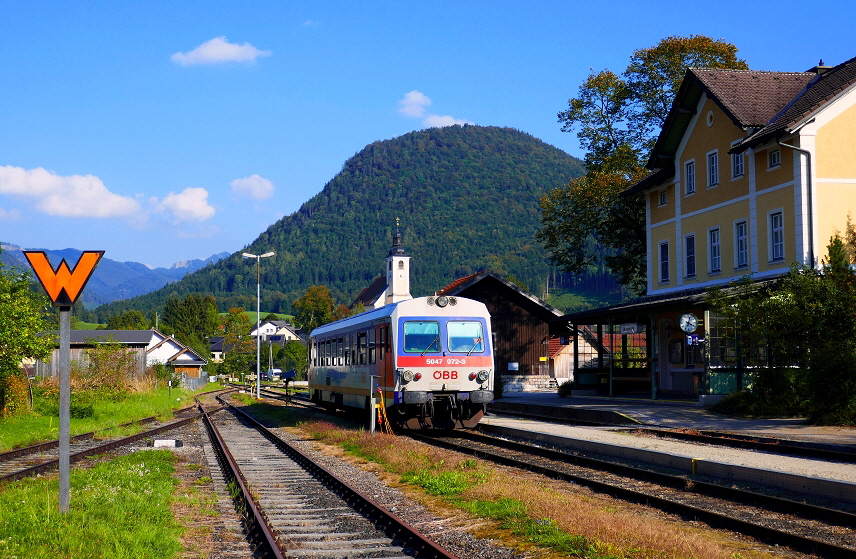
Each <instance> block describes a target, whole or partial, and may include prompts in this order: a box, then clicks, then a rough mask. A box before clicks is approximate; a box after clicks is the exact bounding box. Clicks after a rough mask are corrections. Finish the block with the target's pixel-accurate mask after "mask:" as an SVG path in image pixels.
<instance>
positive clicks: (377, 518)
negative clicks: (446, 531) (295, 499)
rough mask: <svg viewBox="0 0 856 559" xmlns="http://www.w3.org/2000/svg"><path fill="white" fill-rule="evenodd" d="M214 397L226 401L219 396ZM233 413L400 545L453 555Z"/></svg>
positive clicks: (441, 558)
mask: <svg viewBox="0 0 856 559" xmlns="http://www.w3.org/2000/svg"><path fill="white" fill-rule="evenodd" d="M218 399H219V400H220V401H221V402H222V403H224V404H226V402H224V401H223V400H222V399H221V398H220V397H219V396H218ZM227 405H228V404H227ZM230 407H231V409H233V410H234V411H235V413H237V414H239V415H241V417H243V418H245V419H246V420H247V421H248V422H249V423H250V424H251V425H252V426H253V427H255V428H256V429H257V430H258V431H259V432H260V433H261V434H262V435H264V437H265V438H266V439H268V440H269V441H270V442H272V443H273V444H274V445H276V447H277V448H279V449H280V450H281V451H282V452H284V453H286V454H287V455H288V456H289V457H290V458H291V459H292V460H294V461H295V462H297V463H298V464H300V465H301V466H302V467H303V468H305V469H306V470H307V471H309V472H310V473H311V474H313V475H314V476H315V477H316V478H317V479H319V480H320V481H321V482H322V483H324V484H325V485H326V486H327V487H329V488H331V489H332V490H333V491H334V492H336V493H337V494H338V495H339V496H340V497H342V498H343V499H344V500H345V501H346V502H347V503H348V504H349V505H350V506H351V507H352V508H353V509H354V510H356V511H358V512H360V513H361V514H363V515H364V516H366V517H367V518H369V519H371V520H372V521H373V522H374V524H375V526H376V527H377V528H379V529H382V530H384V532H385V533H386V534H387V535H388V536H389V537H391V538H392V539H394V540H398V541H402V542H404V545H405V546H406V547H408V548H410V549H412V550H414V552H415V553H416V556H417V557H426V558H435V559H457V557H456V556H455V555H453V554H452V553H450V552H449V551H447V550H445V549H443V548H442V547H440V546H439V545H437V544H436V543H435V542H433V541H432V540H430V539H429V538H428V537H427V536H426V535H424V534H423V533H421V532H420V531H419V530H417V529H416V528H414V527H413V526H411V525H410V524H408V523H407V522H405V521H404V520H403V519H401V518H399V517H398V516H396V515H395V514H393V513H392V512H390V511H388V510H387V509H386V508H384V507H383V506H381V505H379V504H378V503H376V502H375V501H374V500H372V499H371V498H370V497H368V496H366V495H364V494H363V493H361V492H360V491H358V490H357V489H356V488H354V487H353V486H351V485H350V484H349V483H347V482H346V481H344V480H342V479H340V478H339V477H337V476H336V475H335V474H333V473H332V472H331V471H329V470H328V469H327V468H325V467H324V466H322V465H320V464H318V463H317V462H315V461H314V460H312V458H310V457H309V456H308V455H307V454H305V453H304V452H303V451H301V450H300V449H298V448H297V447H295V446H293V445H291V444H290V443H288V442H287V441H285V440H283V439H281V438H280V437H278V436H277V435H276V434H275V433H273V432H272V431H271V430H270V429H268V428H267V427H265V426H264V425H262V424H261V423H259V422H258V421H257V420H256V419H254V418H253V417H252V416H251V415H249V414H247V413H246V412H244V411H242V410H240V409H238V408H236V407H234V406H231V405H230Z"/></svg>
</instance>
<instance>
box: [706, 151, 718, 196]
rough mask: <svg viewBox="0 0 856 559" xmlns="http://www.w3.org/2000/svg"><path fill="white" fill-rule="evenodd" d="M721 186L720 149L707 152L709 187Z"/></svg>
mask: <svg viewBox="0 0 856 559" xmlns="http://www.w3.org/2000/svg"><path fill="white" fill-rule="evenodd" d="M716 186H719V150H716V149H715V150H713V151H709V152H708V153H707V187H708V188H714V187H716Z"/></svg>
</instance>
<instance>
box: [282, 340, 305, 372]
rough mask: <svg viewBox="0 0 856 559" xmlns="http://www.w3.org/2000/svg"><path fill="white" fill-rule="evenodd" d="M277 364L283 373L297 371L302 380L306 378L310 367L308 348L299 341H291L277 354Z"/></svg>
mask: <svg viewBox="0 0 856 559" xmlns="http://www.w3.org/2000/svg"><path fill="white" fill-rule="evenodd" d="M276 362H277V364H279V365H280V368H281V369H282V370H283V371H290V370H291V369H295V370H297V374H298V375H299V376H300V377H301V378H305V374H306V371H307V370H308V366H309V361H308V352H307V351H306V346H304V345H303V344H302V343H300V342H298V341H297V340H290V341H289V342H288V343H286V344H285V345H284V346H282V347H281V348H280V349H279V351H278V352H277V356H276Z"/></svg>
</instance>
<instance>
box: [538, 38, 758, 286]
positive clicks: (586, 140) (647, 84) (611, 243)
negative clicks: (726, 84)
mask: <svg viewBox="0 0 856 559" xmlns="http://www.w3.org/2000/svg"><path fill="white" fill-rule="evenodd" d="M736 53H737V49H736V47H734V45H731V44H730V43H726V42H725V41H715V40H713V39H710V38H709V37H704V36H700V35H694V36H690V37H667V38H665V39H663V40H661V41H660V42H659V43H658V44H657V45H656V46H654V47H652V48H646V49H640V50H637V51H636V52H634V53H633V56H632V57H631V58H630V64H629V65H628V66H627V69H626V70H625V71H624V73H623V74H622V75H620V76H619V75H617V74H615V73H613V72H611V71H609V70H603V71H601V72H598V73H592V74H591V75H590V76H589V77H588V79H586V81H585V82H584V83H583V85H581V86H580V89H579V96H578V97H576V98H572V99H570V100H569V101H568V108H567V109H566V110H565V111H562V112H560V113H559V115H558V116H559V122H561V123H562V130H563V131H565V132H571V131H573V130H577V137H578V138H579V140H580V145H581V146H582V148H583V149H585V150H586V152H587V153H586V159H585V163H586V168H587V171H588V173H587V174H586V175H585V176H584V177H582V178H579V179H574V180H571V181H570V182H569V183H568V184H567V185H566V186H563V187H558V188H556V189H554V190H551V191H550V192H548V194H547V195H546V196H544V197H543V198H542V199H541V213H542V218H541V228H540V230H539V231H538V235H537V236H538V240H539V241H541V242H542V243H543V244H544V246H545V248H546V249H547V251H548V252H549V254H550V260H551V261H552V262H553V263H555V264H556V265H558V266H559V267H560V268H561V269H562V270H565V271H567V272H572V273H575V274H580V273H582V272H583V271H585V270H587V269H590V268H591V267H593V266H598V265H599V264H601V263H603V264H605V265H606V267H607V269H608V270H609V273H611V274H612V275H613V277H615V278H616V279H617V280H618V281H619V282H620V283H622V284H624V285H626V286H628V287H629V288H630V289H631V290H632V291H634V292H637V293H641V292H642V291H643V289H644V287H645V267H646V260H645V258H646V249H647V246H646V238H645V204H644V199H643V198H642V195H641V194H636V195H633V196H624V195H622V193H623V192H624V191H625V190H626V189H627V188H628V187H629V186H630V185H631V184H633V183H634V182H636V181H638V180H639V179H641V178H642V177H643V176H644V175H645V174H646V170H645V168H644V158H645V157H646V156H647V154H648V151H649V150H650V149H651V148H652V147H653V145H654V142H655V141H656V138H657V135H658V134H659V132H660V128H661V127H662V126H663V123H664V122H665V120H666V117H667V115H668V113H669V109H670V108H671V105H672V100H673V99H674V96H675V93H676V92H677V90H678V87H679V86H680V83H681V80H682V79H683V76H684V73H685V71H686V69H687V68H688V67H707V68H746V67H747V66H746V62H745V61H743V60H740V59H738V58H737V56H736Z"/></svg>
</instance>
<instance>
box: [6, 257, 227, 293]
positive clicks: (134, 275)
mask: <svg viewBox="0 0 856 559" xmlns="http://www.w3.org/2000/svg"><path fill="white" fill-rule="evenodd" d="M34 250H44V251H45V252H46V253H47V255H48V260H49V261H50V262H51V263H52V264H53V265H54V266H56V265H57V264H59V263H60V261H61V260H62V259H65V261H66V262H68V264H69V266H74V264H75V262H77V260H78V258H80V254H81V251H80V250H78V249H74V248H67V249H64V250H48V249H34ZM227 256H229V253H228V252H221V253H220V254H215V255H213V256H211V257H209V258H206V259H204V260H203V259H196V260H183V261H181V262H178V263H176V264H173V265H172V266H171V267H169V268H154V269H152V268H149V267H148V266H146V265H145V264H140V263H139V262H117V261H116V260H110V259H109V258H106V257H105V258H102V259H101V262H99V263H98V267H97V268H95V272H94V273H93V274H92V277H91V278H90V280H89V283H87V284H86V289H85V290H84V292H83V295H82V296H81V299H82V300H83V303H84V305H85V306H86V307H87V308H91V307H96V306H98V305H103V304H105V303H110V302H112V301H118V300H121V299H130V298H132V297H137V296H139V295H144V294H146V293H150V292H152V291H155V290H157V289H160V288H162V287H163V286H165V285H167V284H169V283H172V282H174V281H177V280H180V279H181V278H183V277H184V276H186V275H187V274H189V273H191V272H195V271H196V270H200V269H202V268H204V267H205V266H207V265H208V264H213V263H214V262H217V261H219V260H222V259H223V258H225V257H227ZM0 261H2V262H3V264H5V265H7V266H18V267H20V268H24V269H29V268H30V265H29V264H28V263H27V259H26V258H25V257H24V254H23V253H22V252H21V248H20V247H18V246H15V245H11V244H6V243H4V244H3V252H2V253H0Z"/></svg>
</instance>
